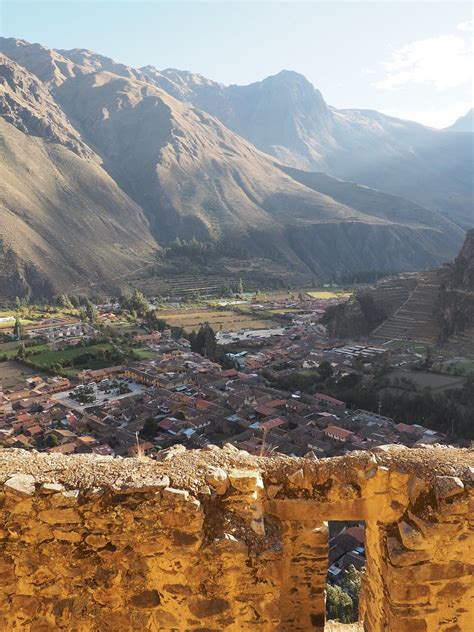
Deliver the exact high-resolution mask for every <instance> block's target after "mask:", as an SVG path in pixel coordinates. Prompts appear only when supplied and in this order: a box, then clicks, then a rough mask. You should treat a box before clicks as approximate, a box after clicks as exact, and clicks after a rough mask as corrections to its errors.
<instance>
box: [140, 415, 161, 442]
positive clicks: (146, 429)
mask: <svg viewBox="0 0 474 632" xmlns="http://www.w3.org/2000/svg"><path fill="white" fill-rule="evenodd" d="M158 430H159V428H158V422H157V421H156V419H154V418H153V417H147V419H145V423H144V424H143V428H142V430H141V433H140V434H141V435H142V437H145V438H146V439H153V438H154V437H156V435H157V434H158Z"/></svg>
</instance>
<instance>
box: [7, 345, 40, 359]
mask: <svg viewBox="0 0 474 632" xmlns="http://www.w3.org/2000/svg"><path fill="white" fill-rule="evenodd" d="M18 346H19V343H18V342H14V343H8V342H7V343H5V344H4V345H0V357H3V358H5V359H8V360H9V359H10V358H15V357H16V355H17V353H18ZM47 350H48V345H46V344H38V345H31V346H26V347H25V352H26V355H29V354H35V353H39V352H42V351H47Z"/></svg>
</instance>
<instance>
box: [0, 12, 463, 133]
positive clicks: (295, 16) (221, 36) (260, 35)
mask: <svg viewBox="0 0 474 632" xmlns="http://www.w3.org/2000/svg"><path fill="white" fill-rule="evenodd" d="M472 6H473V5H472V4H471V3H470V2H469V3H468V2H456V1H447V2H444V1H438V2H424V1H422V2H413V1H411V0H392V1H391V2H385V1H369V2H357V1H353V0H346V1H345V2H339V1H337V0H332V1H330V2H329V1H328V2H319V1H317V0H315V1H306V2H299V1H298V0H292V1H291V2H290V1H278V0H276V1H275V0H274V1H273V2H258V1H256V0H247V1H244V2H232V1H229V0H220V1H216V2H202V1H201V0H194V1H181V0H174V1H168V2H166V1H159V0H156V1H152V2H141V1H136V0H135V1H133V2H132V1H124V2H120V1H117V0H113V1H111V0H109V1H95V0H94V1H92V0H89V1H82V2H78V1H76V0H58V1H56V2H43V1H41V0H36V1H32V0H14V1H13V0H0V33H1V35H3V36H5V37H17V38H22V39H26V40H28V41H30V42H39V43H41V44H43V45H45V46H48V47H51V48H66V49H68V48H88V49H91V50H93V51H95V52H98V53H101V54H103V55H107V56H109V57H112V58H113V59H115V60H117V61H120V62H123V63H126V64H128V65H130V66H135V67H139V66H143V65H147V64H151V65H153V66H156V67H157V68H159V69H164V68H170V67H171V68H179V69H183V70H190V71H192V72H198V73H200V74H202V75H204V76H206V77H208V78H209V79H213V80H215V81H219V82H222V83H225V84H232V83H234V84H235V83H236V84H247V83H251V82H253V81H259V80H261V79H263V78H265V77H267V76H269V75H273V74H276V73H278V72H279V71H280V70H282V69H283V68H286V69H288V70H295V71H297V72H300V73H302V74H303V75H305V76H306V77H307V79H309V80H310V81H311V82H312V83H313V85H314V86H315V87H317V88H319V89H320V90H321V92H322V94H323V96H324V98H325V100H326V101H327V102H328V103H329V104H330V105H332V106H334V107H337V108H368V109H375V110H379V111H382V112H385V113H387V114H391V115H394V116H399V117H401V118H407V119H411V120H416V121H418V122H420V123H424V124H425V125H430V126H433V127H445V126H447V125H450V124H452V123H453V122H454V121H455V120H456V118H458V117H459V116H461V115H463V114H465V113H466V112H467V111H468V110H469V109H470V108H471V107H472V105H473V98H474V97H473V70H474V56H473V31H472V19H473V9H472Z"/></svg>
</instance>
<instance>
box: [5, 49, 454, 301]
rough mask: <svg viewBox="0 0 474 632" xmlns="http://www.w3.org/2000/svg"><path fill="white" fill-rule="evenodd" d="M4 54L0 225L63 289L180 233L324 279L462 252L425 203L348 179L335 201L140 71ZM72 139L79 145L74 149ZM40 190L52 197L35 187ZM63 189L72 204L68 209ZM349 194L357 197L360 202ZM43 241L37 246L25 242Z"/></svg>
mask: <svg viewBox="0 0 474 632" xmlns="http://www.w3.org/2000/svg"><path fill="white" fill-rule="evenodd" d="M29 46H31V48H29ZM0 50H2V51H3V52H4V55H6V54H7V51H8V52H9V53H10V55H11V56H12V57H7V58H6V59H5V60H4V63H3V64H0V69H1V68H3V72H4V73H7V74H8V73H10V75H11V73H12V72H13V71H14V72H13V75H14V76H15V77H17V79H16V84H15V85H14V86H13V88H12V86H10V85H9V84H8V82H7V81H6V79H5V78H4V79H5V80H3V81H1V80H0V108H1V109H0V113H2V114H3V118H4V121H3V123H2V126H1V128H0V132H1V138H2V144H1V149H2V154H3V155H2V157H3V163H4V165H3V169H4V171H5V174H6V175H5V181H7V182H9V186H8V189H7V190H6V192H5V194H4V195H3V199H0V204H1V206H0V212H1V213H2V222H3V223H7V221H8V222H9V223H10V225H11V226H13V227H15V228H14V230H15V231H16V234H18V235H20V236H21V235H23V236H24V238H23V241H22V240H21V239H15V240H13V242H12V248H13V250H14V251H15V252H17V254H18V257H19V259H22V260H23V259H24V258H25V257H28V256H29V257H30V259H31V262H32V264H34V265H36V266H37V267H38V269H39V270H43V271H44V273H45V276H46V278H54V277H55V272H54V267H55V266H54V265H51V264H50V263H48V261H54V260H57V261H58V262H62V263H61V265H60V268H61V269H60V272H58V273H57V274H56V287H57V288H65V287H68V286H71V284H74V283H75V284H77V283H78V282H79V281H80V278H81V277H82V278H83V277H84V275H91V279H92V281H94V279H97V280H100V279H101V278H103V279H104V280H107V279H108V280H109V282H111V281H112V280H113V279H117V278H119V277H123V274H124V273H126V271H127V266H128V267H129V269H130V270H133V269H134V268H137V269H139V268H140V267H141V266H143V263H144V262H145V261H149V260H150V257H152V258H153V256H154V255H153V253H154V252H159V250H160V245H162V244H166V243H168V242H170V241H172V240H173V239H175V238H176V237H180V238H184V239H190V238H192V237H196V238H198V239H200V240H202V241H221V240H227V241H228V240H234V241H238V240H240V241H242V242H245V244H246V246H247V248H248V251H249V253H250V255H249V256H251V257H255V256H260V253H261V252H267V253H270V254H269V256H271V257H273V258H274V259H275V260H276V261H279V262H281V263H283V262H285V265H287V266H289V267H291V268H292V269H295V270H296V271H298V270H299V271H300V272H302V273H303V272H304V273H305V274H307V273H311V274H315V275H317V276H319V277H321V278H327V277H328V275H330V274H331V271H333V272H337V273H344V272H349V271H350V270H360V269H372V268H377V269H389V270H392V269H394V270H403V269H418V268H420V267H423V266H426V265H436V264H437V263H440V262H441V261H443V260H447V259H450V258H451V257H452V255H453V253H454V252H455V251H456V250H457V249H458V247H459V245H460V242H461V240H462V231H461V230H460V229H459V228H457V227H456V225H455V224H453V223H452V222H450V221H449V220H447V219H445V218H444V217H442V216H441V215H440V214H438V213H435V212H433V211H430V210H427V209H424V208H422V207H420V206H419V205H416V204H413V203H411V202H408V201H406V200H403V201H402V200H400V199H397V200H396V201H394V199H393V197H389V196H385V195H384V193H382V192H378V193H376V194H374V193H370V195H371V196H373V195H376V197H377V196H378V200H379V202H377V204H380V206H385V210H380V209H378V210H377V209H376V208H375V206H376V205H375V204H374V203H371V202H370V201H369V197H370V196H369V195H368V194H367V195H366V200H365V203H364V191H365V192H367V191H368V190H364V188H360V187H359V188H356V185H355V184H353V183H346V185H345V187H346V196H345V197H344V198H342V197H340V198H339V199H336V198H334V197H333V196H332V195H331V194H330V193H331V190H332V192H333V193H334V191H335V187H336V185H335V184H334V183H332V184H331V186H329V184H328V181H327V180H326V181H325V182H326V184H325V186H326V188H325V189H324V187H322V183H321V181H320V182H319V186H320V189H321V188H322V189H323V190H318V187H317V186H315V183H314V182H312V183H311V186H309V184H310V183H308V182H307V181H305V180H304V178H303V177H302V176H300V175H298V177H297V176H296V173H291V172H288V171H287V170H285V168H284V166H283V165H282V164H279V163H277V162H275V159H274V158H272V157H271V156H270V155H268V154H266V153H262V152H261V151H260V150H259V149H257V148H256V147H255V146H254V145H253V144H251V143H250V142H249V141H248V140H245V139H244V138H243V137H242V136H239V135H238V134H236V133H235V132H233V131H232V130H230V129H229V128H228V127H226V126H225V125H223V123H222V122H221V121H220V120H219V118H218V117H215V116H213V115H212V114H209V113H207V112H205V111H203V110H201V109H199V108H197V107H195V106H193V105H191V104H189V103H187V102H186V101H185V100H177V99H176V98H175V97H173V96H172V95H171V94H170V93H169V92H168V91H165V90H163V89H162V88H160V87H159V86H157V85H156V83H155V82H154V81H150V80H149V78H148V76H147V75H146V74H145V73H144V72H143V71H142V70H140V69H133V68H129V67H127V66H125V65H124V64H118V63H117V62H114V61H113V60H111V59H109V58H106V57H104V56H101V55H95V54H94V53H92V52H91V51H87V50H85V49H74V50H73V51H49V49H47V48H45V47H41V46H40V45H28V43H26V42H24V41H20V42H19V41H17V40H13V41H12V40H0ZM13 57H15V58H16V61H15V60H13V59H12V58H13ZM20 62H21V63H20ZM22 64H25V65H22ZM12 65H13V70H12ZM15 73H16V74H15ZM290 74H291V73H290ZM303 79H304V78H303ZM303 79H302V80H303ZM17 84H18V85H17ZM20 84H21V85H23V86H24V85H27V86H30V85H35V86H37V87H36V88H35V90H36V92H37V93H38V94H39V95H40V96H41V99H42V100H41V99H40V102H37V101H35V103H32V104H30V103H29V102H28V99H26V106H28V107H26V106H25V95H23V93H22V91H21V89H20V87H21V86H20ZM304 85H305V84H304ZM305 89H306V88H305ZM27 92H28V90H27ZM321 99H322V97H321ZM33 105H34V106H35V107H36V110H35V109H34V107H33ZM7 106H8V107H7ZM8 108H9V109H8ZM38 108H39V111H37V110H38ZM15 117H16V118H15ZM35 117H36V118H39V119H40V120H42V121H43V124H42V126H40V131H41V132H42V134H40V135H39V136H34V132H35V131H36V130H32V129H30V128H29V127H28V125H26V124H25V123H29V122H30V121H31V120H36V119H35ZM41 117H42V118H41ZM25 119H26V120H25ZM51 129H52V130H56V132H55V134H52V133H50V130H51ZM13 130H14V131H13ZM45 130H46V131H45ZM58 130H59V131H58ZM60 132H61V133H60ZM71 138H72V139H75V140H76V141H77V143H79V145H78V147H76V152H75V153H74V147H73V146H71V142H72V141H71ZM70 154H71V155H70ZM33 155H34V156H35V157H36V163H35V164H33V163H32V162H31V157H32V156H33ZM19 169H20V170H23V171H24V173H25V174H26V173H30V174H33V176H31V175H30V177H25V178H24V182H19V181H18V179H15V178H14V177H13V175H12V174H14V173H15V172H16V171H18V170H19ZM42 170H43V171H44V173H43V171H42ZM58 173H60V174H61V175H62V177H65V180H64V181H61V180H58V175H57V174H58ZM59 181H60V182H61V184H60V186H58V182H59ZM25 182H26V185H25ZM45 182H47V183H48V187H49V188H48V190H47V191H46V190H42V189H41V185H42V184H43V183H45ZM328 187H329V188H328ZM22 189H23V190H22ZM66 190H67V191H70V192H71V195H72V197H68V198H67V204H66V205H65V204H64V199H65V198H64V191H66ZM25 191H26V192H27V194H26V196H25ZM351 191H352V193H353V195H354V196H356V197H359V198H360V199H359V202H357V204H356V206H357V208H355V207H353V206H351V193H350V192H351ZM99 192H100V193H99ZM19 200H20V201H21V203H20V202H19ZM76 202H79V205H77V204H76V206H75V203H76ZM68 206H69V210H68ZM75 208H76V210H74V211H71V209H75ZM117 222H119V223H117ZM107 230H108V231H110V233H108V232H107ZM55 231H56V232H55ZM72 235H74V236H76V235H80V236H81V240H82V241H81V244H83V246H82V247H83V248H84V252H87V253H88V255H87V257H86V259H87V264H85V261H84V257H81V256H80V255H81V253H80V250H79V246H77V251H76V253H74V249H72V250H71V249H70V248H68V246H67V244H69V243H71V242H70V241H68V240H70V239H71V236H72ZM45 238H46V239H47V241H48V244H50V245H49V246H48V248H49V250H48V248H45V246H44V244H43V242H41V239H43V240H44V239H45ZM38 239H40V242H41V243H42V244H43V245H42V246H41V247H39V246H34V247H33V244H35V240H36V241H37V240H38ZM331 241H332V242H333V243H334V248H329V249H328V248H327V244H328V243H331ZM40 242H38V243H40ZM89 242H90V243H89ZM72 243H74V241H73V242H72ZM51 244H52V245H51ZM45 253H46V254H45ZM115 253H116V254H115ZM230 254H232V253H230ZM48 257H49V259H48ZM216 265H217V264H216ZM56 268H57V264H56Z"/></svg>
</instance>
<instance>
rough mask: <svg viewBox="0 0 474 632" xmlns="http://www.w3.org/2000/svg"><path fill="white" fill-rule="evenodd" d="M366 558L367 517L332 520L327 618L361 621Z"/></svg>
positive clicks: (329, 528) (344, 621) (353, 621)
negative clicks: (352, 519) (360, 607)
mask: <svg viewBox="0 0 474 632" xmlns="http://www.w3.org/2000/svg"><path fill="white" fill-rule="evenodd" d="M365 560H366V552H365V523H364V521H361V520H357V521H340V520H331V521H329V522H328V572H327V578H326V621H328V622H330V621H333V622H339V623H345V624H348V623H356V622H357V621H359V618H360V615H359V612H360V610H359V606H360V597H361V587H362V582H363V576H364V573H365Z"/></svg>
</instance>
